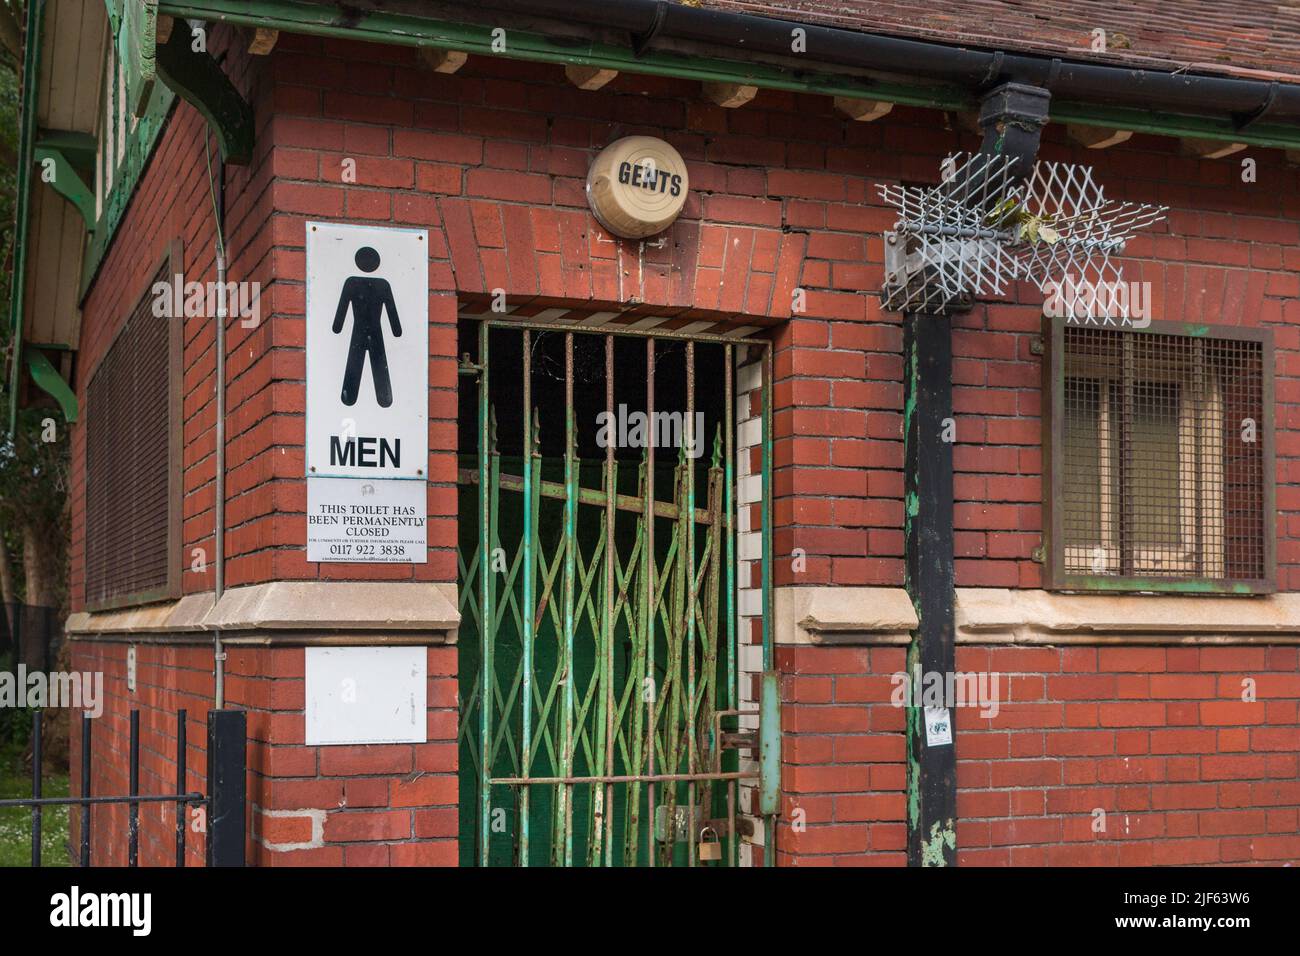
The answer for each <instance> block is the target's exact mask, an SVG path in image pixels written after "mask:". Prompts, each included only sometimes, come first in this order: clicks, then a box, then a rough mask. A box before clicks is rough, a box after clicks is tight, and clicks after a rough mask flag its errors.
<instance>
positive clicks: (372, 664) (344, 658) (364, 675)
mask: <svg viewBox="0 0 1300 956" xmlns="http://www.w3.org/2000/svg"><path fill="white" fill-rule="evenodd" d="M306 678H307V744H308V746H322V745H329V744H422V743H425V742H426V741H427V740H428V724H427V720H426V717H425V708H426V699H427V694H426V690H427V686H428V685H427V678H428V649H427V648H424V647H309V648H307V672H306Z"/></svg>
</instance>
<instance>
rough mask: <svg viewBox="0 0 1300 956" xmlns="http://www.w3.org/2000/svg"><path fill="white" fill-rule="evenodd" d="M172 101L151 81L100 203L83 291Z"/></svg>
mask: <svg viewBox="0 0 1300 956" xmlns="http://www.w3.org/2000/svg"><path fill="white" fill-rule="evenodd" d="M175 102H176V94H175V93H173V92H172V91H171V90H170V89H169V88H168V87H167V86H166V85H164V84H162V83H155V84H154V88H153V92H152V93H151V94H150V97H149V105H148V106H147V107H146V109H145V112H144V115H143V116H142V117H140V119H139V120H138V121H137V122H136V124H135V129H134V130H132V131H131V133H130V135H129V138H128V139H127V142H126V155H125V156H124V157H123V159H122V162H121V163H120V164H119V165H118V167H117V171H116V172H115V173H114V178H113V187H112V189H110V190H109V193H108V195H107V196H105V197H104V200H103V202H102V204H101V207H100V210H99V221H98V222H97V223H96V225H95V232H94V234H93V235H92V236H91V240H90V245H89V246H88V247H87V249H86V253H85V257H84V259H83V260H82V270H81V290H82V293H83V294H84V293H85V291H86V290H87V289H88V288H89V287H90V283H91V282H92V281H93V280H94V277H95V274H96V273H97V272H98V271H99V266H100V263H101V262H102V261H103V258H104V256H105V255H106V254H107V252H108V248H109V246H110V245H111V244H112V241H113V236H114V234H115V233H116V232H117V227H118V224H119V223H120V222H121V221H122V217H123V216H124V215H125V214H126V209H127V206H128V205H129V203H130V202H131V197H132V196H133V195H134V194H135V187H136V186H137V185H139V182H140V177H141V176H142V175H144V170H145V167H146V166H147V165H148V163H149V157H150V156H152V155H153V150H154V147H155V146H156V145H157V144H158V138H159V137H160V136H161V135H162V131H163V128H164V127H165V126H166V125H167V118H168V117H169V116H170V115H171V109H172V105H173V104H174V103H175Z"/></svg>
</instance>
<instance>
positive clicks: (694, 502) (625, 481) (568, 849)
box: [458, 321, 776, 866]
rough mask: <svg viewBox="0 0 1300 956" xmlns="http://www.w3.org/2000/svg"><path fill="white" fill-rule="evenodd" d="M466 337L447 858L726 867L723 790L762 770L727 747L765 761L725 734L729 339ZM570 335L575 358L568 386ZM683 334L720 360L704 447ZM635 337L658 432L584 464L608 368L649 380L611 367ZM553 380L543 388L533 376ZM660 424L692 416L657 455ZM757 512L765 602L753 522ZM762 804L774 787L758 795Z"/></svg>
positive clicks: (727, 824)
mask: <svg viewBox="0 0 1300 956" xmlns="http://www.w3.org/2000/svg"><path fill="white" fill-rule="evenodd" d="M476 331H477V334H476V336H474V337H475V338H476V340H477V342H476V344H477V356H476V359H471V357H470V355H469V353H468V351H467V352H466V354H465V357H464V359H463V360H462V363H461V373H462V376H463V378H462V380H463V381H468V380H470V379H476V380H477V388H476V389H475V390H474V394H473V399H474V406H473V409H472V411H471V410H470V407H469V403H468V402H463V403H462V426H463V427H462V435H463V440H462V448H466V447H473V446H472V445H471V443H470V441H466V440H464V435H465V433H466V432H467V431H468V427H467V426H468V425H469V423H470V422H469V419H470V418H471V417H472V419H473V425H474V429H475V439H474V440H473V444H476V445H477V452H476V459H477V460H476V461H474V459H473V458H471V457H469V456H465V457H463V458H462V466H463V467H462V468H461V469H460V474H459V487H460V516H461V517H460V547H459V550H458V560H459V580H460V603H461V629H460V638H459V641H460V727H459V746H460V767H461V770H460V773H461V786H460V790H461V799H460V846H461V863H462V865H475V864H477V865H494V866H510V865H519V866H530V865H532V866H538V865H554V866H572V865H591V866H601V865H604V866H620V865H621V866H669V865H695V864H696V863H697V862H705V861H712V860H717V861H719V862H718V865H735V864H736V862H737V861H738V859H739V853H738V849H739V835H740V834H743V833H744V832H746V821H745V819H744V818H743V816H742V814H741V813H740V812H739V807H738V801H737V796H738V791H737V788H738V786H739V784H740V782H741V781H742V780H744V781H748V780H751V779H752V780H755V781H757V778H758V776H759V775H758V773H757V772H756V771H752V770H751V771H750V772H742V771H741V770H739V769H737V768H738V766H739V763H740V761H739V754H738V751H740V750H744V749H750V750H752V752H753V755H754V757H755V758H757V757H758V756H759V752H758V751H759V743H760V742H759V739H758V738H759V734H758V733H757V732H749V733H744V732H738V731H737V730H736V727H735V725H736V724H737V723H738V721H737V717H738V716H739V715H740V714H741V713H756V711H754V710H746V711H741V709H740V708H739V707H738V706H737V699H738V698H737V684H738V682H737V642H736V638H737V607H736V578H735V568H736V521H735V516H736V493H735V489H736V473H735V447H734V446H735V440H736V439H735V435H736V429H735V421H734V415H735V402H734V394H733V392H734V388H733V371H734V354H733V350H734V349H735V348H736V346H735V345H734V344H733V342H732V341H730V340H726V339H721V338H716V337H712V338H710V337H685V336H678V337H673V338H669V337H664V336H656V337H655V338H646V337H636V338H632V337H631V336H628V335H627V333H614V332H608V331H604V330H601V331H593V332H573V331H568V330H555V329H553V328H550V329H548V328H547V327H544V326H526V325H523V324H521V323H519V322H516V321H502V322H495V321H480V322H479V323H478V328H477V330H476ZM470 334H471V335H473V334H474V333H473V332H470ZM616 339H617V340H618V341H617V346H618V348H617V350H618V351H619V352H620V354H621V357H620V359H619V360H618V361H616V358H615V355H616ZM516 343H517V344H516ZM575 343H576V347H577V349H578V351H579V353H580V359H582V358H583V357H584V356H585V359H586V361H585V362H584V361H580V362H579V364H580V365H583V366H585V374H586V380H585V381H581V379H580V378H579V382H578V385H577V386H576V387H577V390H578V392H579V394H577V395H576V397H575ZM697 343H698V344H699V347H700V348H703V349H708V350H709V351H710V355H711V356H713V358H714V359H715V361H714V364H713V366H712V369H713V370H714V371H716V370H717V364H718V363H717V361H716V359H717V358H718V356H719V355H720V356H721V366H722V376H721V378H722V382H721V383H718V382H716V381H713V380H712V379H711V380H710V381H709V383H708V387H709V389H710V390H711V391H712V392H713V394H714V395H715V397H716V394H717V392H718V389H719V384H720V385H721V393H722V399H723V401H722V408H721V410H718V409H716V408H713V409H712V410H711V411H710V417H713V418H715V419H717V420H716V422H715V423H714V425H715V427H713V428H711V429H709V431H710V432H711V434H709V435H708V436H707V437H708V441H707V444H697V442H703V440H704V438H703V436H698V435H695V434H694V433H693V432H694V430H695V428H696V427H697V424H698V422H699V421H700V420H701V419H702V418H703V416H704V412H702V411H700V410H699V409H697V407H696V404H695V402H696V391H697V389H696V365H697ZM704 343H707V344H704ZM561 344H562V351H561V348H560V345H561ZM543 346H549V348H544V347H543ZM629 348H631V349H633V350H634V351H633V352H632V353H631V354H632V355H637V354H639V353H640V352H641V351H642V350H644V362H645V365H644V379H643V384H644V392H643V395H644V408H643V409H640V408H639V409H638V410H643V411H644V412H645V413H646V420H647V421H648V423H649V429H650V430H649V432H648V433H647V432H644V431H643V432H642V434H641V438H642V439H643V444H642V446H641V447H639V448H634V450H632V451H629V450H628V444H629V443H628V442H625V441H622V440H615V441H610V440H606V441H605V442H603V444H604V451H603V456H601V457H598V456H597V455H596V454H595V453H594V452H593V453H589V454H587V455H586V457H583V455H582V454H581V450H580V445H588V446H590V439H591V437H592V436H591V434H590V432H591V431H592V429H591V428H590V427H589V425H588V423H589V422H593V421H596V420H597V418H596V416H597V414H598V411H599V410H600V409H601V407H602V406H603V411H604V412H605V413H606V415H608V416H609V417H608V418H605V419H604V423H605V425H606V426H609V425H610V424H612V423H614V422H616V421H619V420H620V419H619V416H620V415H623V416H624V417H623V419H621V421H623V423H624V424H626V414H625V412H626V405H624V404H620V405H619V407H618V408H616V407H615V396H616V373H618V374H619V375H621V376H623V377H624V378H628V377H633V378H635V379H638V380H639V379H640V378H641V376H640V375H635V376H625V375H623V373H624V372H625V371H626V370H627V369H628V367H629V366H630V365H631V363H630V362H629V361H628V359H629ZM656 349H659V352H658V353H657V351H656ZM493 350H494V351H493ZM762 350H763V351H762V355H763V363H764V368H765V370H766V369H767V368H768V362H769V358H768V356H769V352H768V350H767V347H766V345H763V346H762ZM490 351H492V356H491V357H495V356H496V355H497V353H498V352H500V353H501V354H502V355H503V356H505V355H508V359H507V358H502V359H499V360H498V361H496V362H493V361H491V360H490V354H489V353H490ZM668 351H672V352H673V353H674V355H675V356H676V357H678V358H679V359H684V379H685V381H684V385H685V390H684V402H683V401H682V400H681V399H682V395H681V389H680V385H681V384H682V383H681V381H680V380H679V381H677V383H676V384H677V385H678V386H679V387H678V389H677V395H676V396H674V397H675V398H677V402H676V404H677V405H678V406H684V407H677V408H674V409H672V411H671V412H664V411H663V410H662V409H657V408H656V404H655V399H656V394H655V386H656V367H657V365H659V364H660V363H661V360H662V359H663V358H664V355H665V353H666V352H668ZM683 352H684V355H683V354H682V353H683ZM602 353H603V354H602ZM561 356H562V357H561ZM601 358H603V362H601V361H600V359H601ZM539 365H540V366H543V367H542V368H541V369H539V368H538V366H539ZM602 366H603V367H602ZM561 369H562V373H561ZM579 371H582V370H579ZM637 371H640V370H639V369H638V370H637ZM547 372H549V373H550V374H549V384H550V386H551V388H550V389H549V391H548V390H546V389H542V388H539V387H538V385H539V383H540V384H543V385H545V384H548V381H544V380H543V379H542V378H541V377H539V375H540V374H544V373H547ZM660 374H661V377H662V375H663V373H662V372H661V373H660ZM678 378H679V379H680V378H681V376H680V375H679V376H678ZM765 379H766V377H765ZM766 380H768V381H770V379H766ZM561 381H562V391H561V390H560V383H561ZM634 385H635V387H636V388H637V390H638V391H640V390H641V385H642V382H641V381H636V382H634ZM602 386H603V389H602ZM626 386H627V382H626V381H624V382H620V383H619V391H620V392H621V393H623V395H626V392H627V388H626ZM602 390H603V393H604V394H603V401H598V399H599V398H601V397H602V396H600V394H599V393H600V391H602ZM539 392H542V393H544V394H539ZM763 394H764V396H766V394H767V389H766V388H764V389H763ZM462 397H463V398H468V397H469V396H468V395H463V396H462ZM561 401H562V403H563V404H562V407H561V404H560V403H561ZM764 405H766V398H765V399H764ZM511 406H513V407H511ZM672 414H679V415H682V416H684V417H682V418H679V419H675V421H677V422H679V423H680V425H681V430H680V431H679V432H678V433H677V436H678V438H679V441H678V444H677V447H664V446H663V445H662V444H659V443H658V442H657V438H656V436H661V435H662V433H663V432H666V431H667V429H664V430H662V431H661V430H660V429H659V428H658V426H657V425H656V422H660V423H661V424H662V423H663V422H669V421H672V420H673V419H671V418H670V417H665V416H666V415H668V416H671V415H672ZM767 418H768V416H767V414H766V408H764V414H763V420H764V422H766V421H767ZM619 427H621V426H619ZM507 428H508V429H509V432H510V434H509V435H507V434H506V429H507ZM552 429H553V430H554V434H551V430H552ZM605 434H606V439H609V438H610V437H617V438H618V439H622V438H624V437H626V436H624V435H623V433H622V432H617V433H611V432H606V433H605ZM580 436H581V439H582V440H581V441H580ZM764 437H765V441H764V442H763V445H762V448H763V453H762V471H763V479H764V480H763V488H764V507H766V504H765V503H766V501H767V492H766V489H768V488H770V486H771V485H770V481H768V480H767V474H768V468H769V464H770V459H771V455H770V435H769V433H768V432H767V430H766V429H764ZM630 444H631V445H633V446H635V445H636V442H635V441H633V442H631V443H630ZM507 445H509V446H510V447H509V448H506V447H504V446H507ZM657 445H658V447H657ZM616 448H619V449H621V450H616ZM548 449H549V450H550V452H551V453H550V454H546V453H545V452H546V451H547V450H548ZM689 451H694V452H695V454H696V457H694V458H692V457H691V455H690V453H689ZM512 452H513V453H512ZM471 465H476V466H477V467H470V466H471ZM762 524H763V528H764V529H765V530H764V532H763V540H764V545H765V547H764V561H763V565H762V567H763V569H764V570H763V578H762V583H763V588H762V589H763V596H764V607H766V606H767V600H766V598H767V595H768V593H769V590H770V589H769V587H768V573H767V567H768V561H767V557H768V555H769V554H770V548H769V547H767V546H766V545H767V542H768V540H769V538H770V532H769V531H768V530H766V529H769V528H770V521H769V520H767V515H766V513H764V520H763V522H762ZM762 619H763V624H762V628H763V644H764V669H765V671H766V670H770V668H771V651H770V645H771V639H770V634H769V632H768V624H767V619H768V615H767V614H763V615H762ZM765 683H766V682H765ZM767 729H768V730H770V731H771V732H772V735H773V738H774V737H775V727H768V728H767ZM775 746H776V744H775V743H774V742H772V741H769V742H768V746H767V747H765V748H764V749H765V751H772V752H774V750H773V748H774V747H775ZM769 763H770V761H769ZM768 791H770V793H769V792H768ZM774 801H775V783H774V782H772V781H769V784H768V786H767V788H766V789H765V798H764V801H763V803H764V806H765V807H766V808H767V809H768V810H770V811H772V812H774V811H775V807H774ZM767 830H768V832H769V833H770V832H771V828H770V827H768V828H767Z"/></svg>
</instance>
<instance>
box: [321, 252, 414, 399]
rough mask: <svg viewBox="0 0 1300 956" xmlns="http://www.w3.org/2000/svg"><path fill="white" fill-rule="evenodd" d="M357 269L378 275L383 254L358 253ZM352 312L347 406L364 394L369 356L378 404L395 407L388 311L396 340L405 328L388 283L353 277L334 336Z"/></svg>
mask: <svg viewBox="0 0 1300 956" xmlns="http://www.w3.org/2000/svg"><path fill="white" fill-rule="evenodd" d="M356 263H357V268H358V269H360V270H361V271H362V272H374V271H375V270H376V269H378V268H379V253H378V252H376V251H375V250H374V249H372V248H370V247H369V246H363V247H362V248H360V249H358V250H357V254H356ZM349 306H350V307H351V308H352V340H351V342H350V343H349V345H348V361H347V365H346V367H345V368H344V370H343V404H344V405H355V404H356V403H357V393H358V392H360V390H361V373H362V370H363V369H364V368H365V363H366V356H367V355H369V356H370V375H371V377H372V378H373V379H374V383H375V400H376V401H378V402H379V406H380V407H381V408H388V407H389V406H390V405H392V404H393V383H392V381H391V379H390V378H389V375H388V353H387V351H385V349H384V324H383V323H384V308H385V307H387V308H388V320H389V322H390V323H392V327H393V336H394V338H400V337H401V335H402V324H401V322H400V320H399V319H398V316H397V303H396V302H394V301H393V290H392V288H391V287H390V286H389V284H388V280H387V279H380V278H379V277H377V276H349V277H348V278H347V280H346V281H344V283H343V291H342V293H340V295H339V304H338V308H337V309H336V310H335V312H334V334H335V335H338V334H339V333H340V332H342V331H343V323H344V321H345V320H346V319H347V315H348V307H349Z"/></svg>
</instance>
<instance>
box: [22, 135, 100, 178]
mask: <svg viewBox="0 0 1300 956" xmlns="http://www.w3.org/2000/svg"><path fill="white" fill-rule="evenodd" d="M36 145H37V146H38V147H40V146H48V147H50V148H51V149H57V150H58V151H59V152H61V153H63V155H65V156H67V157H68V159H69V160H70V161H71V162H72V165H74V166H81V167H84V168H87V169H94V168H95V151H96V150H97V149H98V146H99V144H98V143H97V141H96V140H95V137H94V136H93V135H92V134H90V133H79V132H77V131H76V130H69V129H41V130H38V131H37V133H36Z"/></svg>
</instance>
